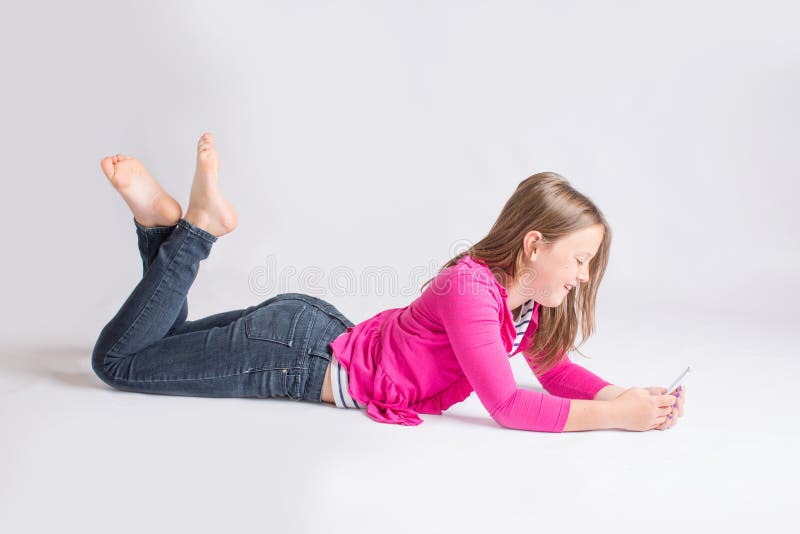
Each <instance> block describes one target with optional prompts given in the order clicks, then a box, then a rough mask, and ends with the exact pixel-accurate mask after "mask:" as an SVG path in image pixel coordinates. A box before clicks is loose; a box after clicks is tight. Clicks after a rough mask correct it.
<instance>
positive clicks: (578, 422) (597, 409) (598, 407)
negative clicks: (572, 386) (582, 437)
mask: <svg viewBox="0 0 800 534" xmlns="http://www.w3.org/2000/svg"><path fill="white" fill-rule="evenodd" d="M615 424H616V423H615V421H614V412H613V405H612V404H611V401H605V400H578V399H573V400H572V401H570V409H569V415H568V416H567V423H566V424H565V425H564V430H563V431H562V432H575V431H581V430H603V429H608V428H614V425H615Z"/></svg>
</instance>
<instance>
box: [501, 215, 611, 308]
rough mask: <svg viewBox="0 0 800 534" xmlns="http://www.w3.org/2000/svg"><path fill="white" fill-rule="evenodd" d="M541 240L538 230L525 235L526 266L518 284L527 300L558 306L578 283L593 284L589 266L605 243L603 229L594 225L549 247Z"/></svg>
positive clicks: (543, 304)
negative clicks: (603, 242) (590, 278)
mask: <svg viewBox="0 0 800 534" xmlns="http://www.w3.org/2000/svg"><path fill="white" fill-rule="evenodd" d="M541 238H542V234H541V233H539V232H538V231H536V230H531V231H530V232H528V233H527V234H526V235H525V264H524V268H523V271H522V273H520V277H519V278H518V280H519V281H518V282H517V284H518V287H519V288H520V291H521V292H522V293H523V294H524V295H525V298H526V299H529V298H533V299H534V300H535V301H536V302H538V303H540V304H541V305H542V306H547V307H556V306H560V305H561V302H562V301H563V300H564V298H565V297H566V296H567V294H569V292H570V291H575V290H576V288H577V286H578V284H580V283H586V282H588V281H589V265H590V263H591V261H592V260H593V259H594V256H595V254H597V251H598V249H599V248H600V243H601V242H602V241H603V227H602V226H601V225H599V224H597V225H594V226H590V227H588V228H584V229H583V230H578V231H576V232H573V233H571V234H569V235H567V236H565V237H563V238H561V239H559V240H557V241H555V242H553V243H552V244H550V245H545V246H542V245H541V244H540V243H539V240H541ZM565 286H567V287H565Z"/></svg>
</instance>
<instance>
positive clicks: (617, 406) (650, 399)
mask: <svg viewBox="0 0 800 534" xmlns="http://www.w3.org/2000/svg"><path fill="white" fill-rule="evenodd" d="M657 389H658V390H659V391H666V388H663V387H662V388H657ZM676 400H677V397H676V396H675V395H664V394H661V393H652V392H651V391H650V389H647V388H636V387H633V388H629V389H626V390H625V391H624V392H622V393H621V394H620V395H619V396H618V397H617V398H616V399H614V400H612V401H610V402H611V405H612V406H613V411H614V414H615V415H616V419H617V421H616V423H615V428H622V429H623V430H636V431H640V432H641V431H644V430H652V429H654V428H656V427H658V426H661V425H663V424H664V423H665V422H668V421H669V420H670V419H669V417H668V415H669V414H670V413H671V412H672V405H673V404H675V402H676Z"/></svg>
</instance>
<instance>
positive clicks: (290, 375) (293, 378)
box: [283, 369, 308, 401]
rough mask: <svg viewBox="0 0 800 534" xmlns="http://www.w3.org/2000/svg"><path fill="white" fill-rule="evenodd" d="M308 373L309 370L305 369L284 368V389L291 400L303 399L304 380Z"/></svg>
mask: <svg viewBox="0 0 800 534" xmlns="http://www.w3.org/2000/svg"><path fill="white" fill-rule="evenodd" d="M307 374H308V371H307V370H304V369H289V370H284V373H283V376H284V379H285V382H284V387H285V389H284V391H285V392H286V396H287V397H289V398H290V399H291V400H295V401H299V400H303V382H304V380H305V379H306V376H305V375H307Z"/></svg>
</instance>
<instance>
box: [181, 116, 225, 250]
mask: <svg viewBox="0 0 800 534" xmlns="http://www.w3.org/2000/svg"><path fill="white" fill-rule="evenodd" d="M218 173H219V153H218V152H217V149H216V148H215V147H214V136H213V134H211V133H209V132H206V133H204V134H203V136H202V137H201V138H200V141H198V142H197V169H196V170H195V173H194V181H193V182H192V192H191V194H190V195H189V208H188V209H187V210H186V216H185V217H184V218H185V219H186V220H187V221H189V222H190V223H192V224H194V225H195V226H198V227H199V228H202V229H203V230H205V231H206V232H209V233H210V234H212V235H214V236H216V237H220V236H223V235H225V234H227V233H230V232H232V231H233V230H234V229H235V228H236V225H237V224H238V222H239V218H238V216H237V214H236V210H235V209H233V206H231V205H230V203H228V201H227V200H225V199H224V198H222V193H221V192H220V190H219V183H218Z"/></svg>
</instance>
